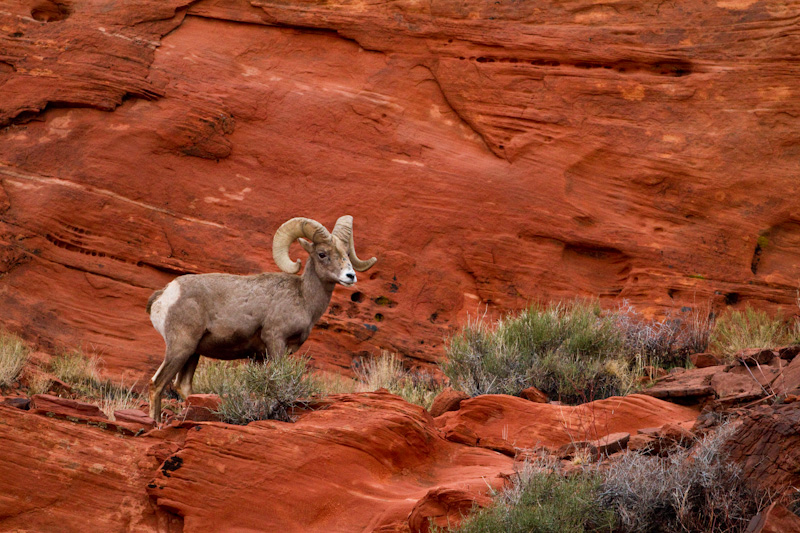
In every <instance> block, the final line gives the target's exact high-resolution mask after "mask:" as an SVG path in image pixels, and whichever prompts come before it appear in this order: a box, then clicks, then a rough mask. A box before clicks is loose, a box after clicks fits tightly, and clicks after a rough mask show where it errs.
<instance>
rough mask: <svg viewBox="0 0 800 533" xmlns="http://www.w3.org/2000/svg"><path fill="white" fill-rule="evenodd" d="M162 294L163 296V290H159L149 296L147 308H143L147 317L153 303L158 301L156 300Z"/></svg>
mask: <svg viewBox="0 0 800 533" xmlns="http://www.w3.org/2000/svg"><path fill="white" fill-rule="evenodd" d="M162 294H164V290H163V289H162V290H160V291H156V292H154V293H153V294H151V295H150V299H149V300H147V307H146V308H145V310H146V311H147V314H148V315H149V314H150V309H152V307H153V303H155V301H156V300H158V298H159V297H160V296H161V295H162Z"/></svg>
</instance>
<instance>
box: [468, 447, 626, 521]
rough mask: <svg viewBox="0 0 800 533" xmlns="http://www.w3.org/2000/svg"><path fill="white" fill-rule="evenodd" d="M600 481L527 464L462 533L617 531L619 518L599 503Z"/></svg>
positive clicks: (543, 463)
mask: <svg viewBox="0 0 800 533" xmlns="http://www.w3.org/2000/svg"><path fill="white" fill-rule="evenodd" d="M599 491H600V477H599V476H598V474H597V473H596V472H591V471H589V470H584V471H580V472H578V473H576V474H573V475H570V476H564V475H563V474H562V473H560V472H559V471H558V470H557V468H556V466H555V464H554V463H553V462H552V461H549V460H547V459H539V460H535V461H533V462H531V463H525V465H524V466H523V468H522V470H521V471H520V472H518V474H517V478H516V479H515V480H514V483H513V484H512V485H511V486H510V487H509V488H508V489H506V490H504V491H502V492H500V493H499V494H497V495H496V497H495V502H494V504H493V505H492V506H490V507H488V508H486V509H483V510H481V511H479V512H477V513H476V514H474V515H473V516H471V517H469V518H468V519H466V520H465V521H464V522H462V524H461V525H460V526H459V527H458V528H456V529H455V530H454V531H458V532H460V533H495V532H498V531H503V532H506V533H517V532H518V533H529V532H537V533H551V532H552V533H562V532H565V533H579V532H584V531H598V532H599V531H613V526H614V515H613V513H612V512H610V511H609V510H605V509H603V508H602V507H601V505H600V503H599V501H600V500H599Z"/></svg>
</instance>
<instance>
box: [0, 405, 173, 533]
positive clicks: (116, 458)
mask: <svg viewBox="0 0 800 533" xmlns="http://www.w3.org/2000/svg"><path fill="white" fill-rule="evenodd" d="M0 442H2V453H0V457H1V458H2V459H0V479H2V480H3V481H2V485H3V489H2V491H0V530H2V531H63V532H65V533H71V532H75V533H79V532H85V531H108V532H112V531H120V532H122V531H158V530H159V528H160V530H161V531H174V532H178V531H181V527H180V520H179V519H178V518H176V517H171V516H170V515H169V514H168V513H165V512H162V511H160V510H158V509H156V508H155V506H153V505H152V504H151V502H150V499H149V498H148V496H147V492H146V485H147V483H148V482H149V480H150V478H151V477H152V475H153V474H152V473H153V471H155V469H156V468H158V466H159V464H160V463H161V460H159V459H158V458H157V457H154V456H153V455H150V454H148V450H149V449H150V448H151V447H152V446H153V445H154V443H155V441H153V440H150V439H142V438H122V437H119V436H118V435H117V434H116V433H115V432H113V431H104V430H102V429H99V428H96V427H89V426H86V425H83V424H78V423H72V422H67V421H63V420H55V419H52V418H49V417H47V416H41V415H37V414H34V413H31V412H27V411H22V410H19V409H14V408H13V407H7V406H4V405H0Z"/></svg>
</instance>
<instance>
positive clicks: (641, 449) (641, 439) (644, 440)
mask: <svg viewBox="0 0 800 533" xmlns="http://www.w3.org/2000/svg"><path fill="white" fill-rule="evenodd" d="M654 440H655V438H654V437H652V436H651V435H645V434H641V433H637V434H636V435H631V437H630V439H628V443H627V449H628V450H629V451H631V452H637V453H641V454H649V453H651V452H652V451H653V449H654V444H653V441H654Z"/></svg>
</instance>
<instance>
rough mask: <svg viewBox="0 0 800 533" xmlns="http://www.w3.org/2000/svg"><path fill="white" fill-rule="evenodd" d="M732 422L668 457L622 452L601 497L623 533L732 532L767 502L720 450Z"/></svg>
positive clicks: (744, 525)
mask: <svg viewBox="0 0 800 533" xmlns="http://www.w3.org/2000/svg"><path fill="white" fill-rule="evenodd" d="M734 431H735V428H734V426H733V425H732V424H726V425H723V426H721V427H720V428H719V429H718V430H717V431H716V432H714V433H711V434H709V435H706V436H705V437H703V438H702V439H700V441H699V442H698V443H697V444H695V446H694V447H693V448H691V449H683V450H680V451H676V452H674V453H672V454H670V456H669V457H667V458H661V457H656V456H648V455H642V454H638V453H627V454H625V455H624V457H623V458H622V460H620V461H619V462H617V463H615V464H613V465H611V466H610V467H609V468H608V469H607V470H606V471H605V472H604V474H603V483H602V494H601V496H600V500H601V502H602V504H603V506H604V507H607V508H610V509H612V510H613V511H614V514H615V516H616V517H617V526H618V530H619V531H622V532H631V533H634V532H665V533H673V532H674V533H679V532H685V533H706V532H720V533H722V532H737V531H744V530H745V529H746V528H747V524H748V522H749V520H750V519H751V518H752V517H753V516H754V515H755V514H756V513H757V512H759V511H760V510H761V509H762V508H763V507H765V506H766V505H768V504H769V501H768V498H767V496H766V495H765V494H764V493H762V492H760V491H758V490H757V489H755V488H754V487H752V486H751V485H750V482H749V481H748V480H747V479H745V478H743V477H741V476H740V472H741V469H740V468H739V466H738V465H736V464H735V463H733V462H731V461H729V460H728V457H727V456H725V455H724V454H723V453H722V451H721V449H722V445H723V444H724V443H725V441H726V440H727V439H728V438H729V437H730V436H731V435H732V434H733V432H734Z"/></svg>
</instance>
